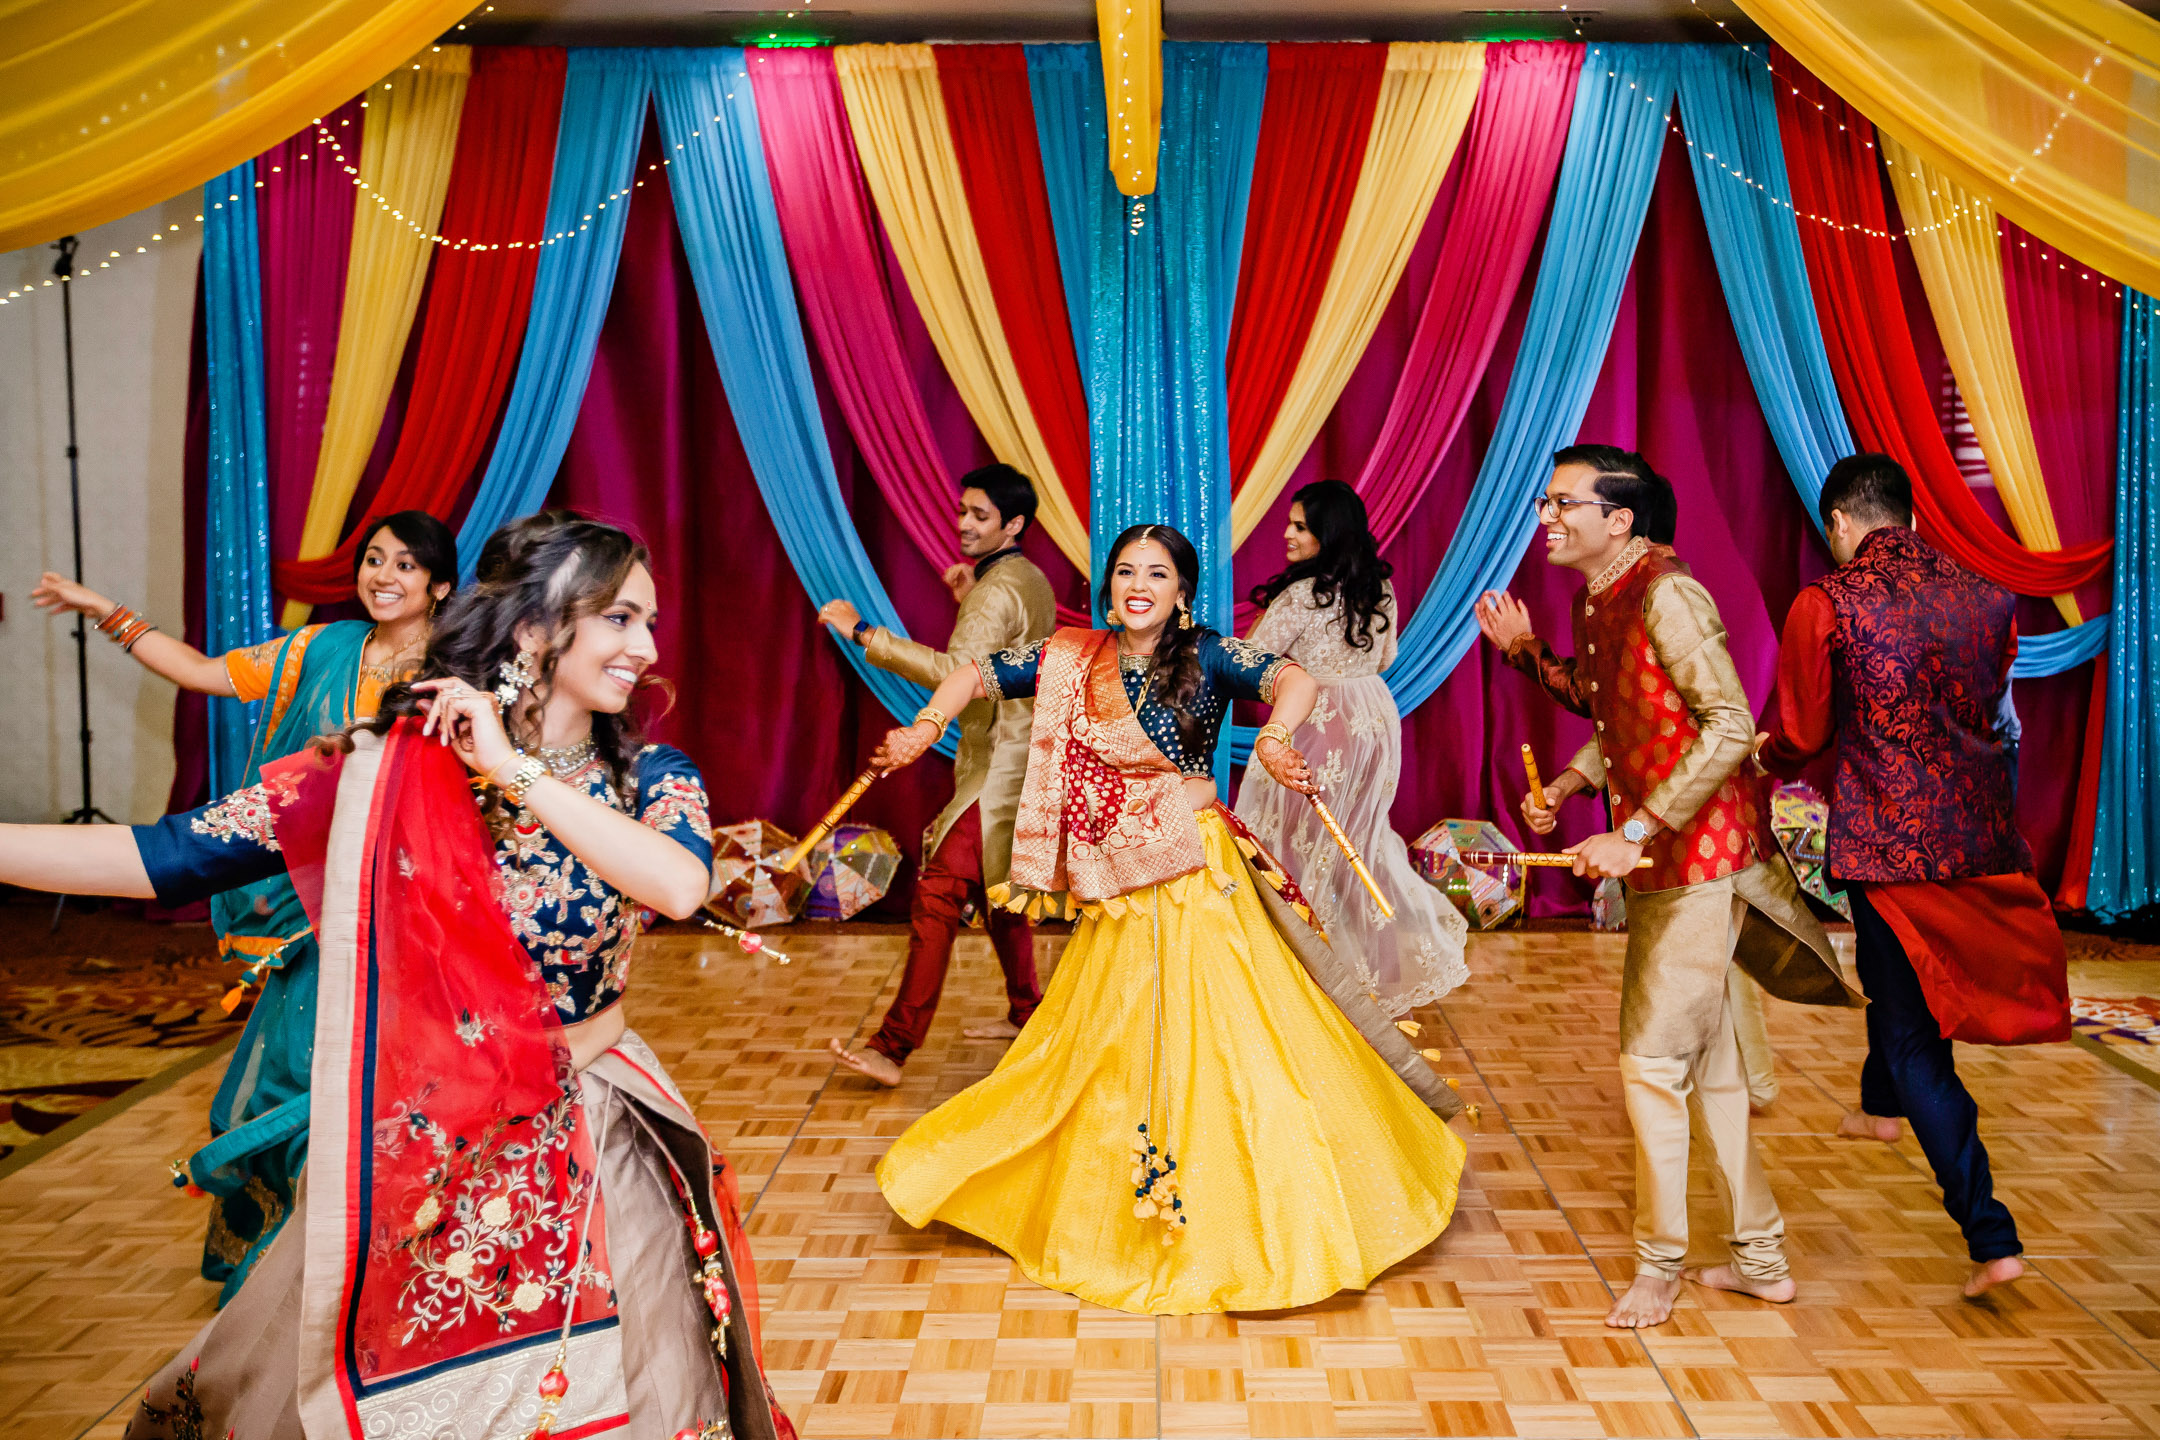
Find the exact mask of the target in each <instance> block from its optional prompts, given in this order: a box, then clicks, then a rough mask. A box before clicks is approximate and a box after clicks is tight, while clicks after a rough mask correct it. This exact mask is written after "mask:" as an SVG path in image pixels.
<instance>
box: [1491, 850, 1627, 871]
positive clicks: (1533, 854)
mask: <svg viewBox="0 0 2160 1440" xmlns="http://www.w3.org/2000/svg"><path fill="white" fill-rule="evenodd" d="M1455 854H1456V858H1457V859H1459V860H1461V861H1463V863H1465V864H1467V865H1548V866H1549V865H1566V866H1569V867H1570V868H1572V867H1573V866H1574V864H1575V857H1574V856H1573V855H1555V854H1553V853H1551V852H1549V851H1545V850H1458V851H1456V852H1455ZM1635 868H1636V869H1637V870H1647V869H1649V868H1650V857H1649V856H1647V855H1646V856H1644V857H1643V858H1642V859H1640V860H1637V861H1636V862H1635Z"/></svg>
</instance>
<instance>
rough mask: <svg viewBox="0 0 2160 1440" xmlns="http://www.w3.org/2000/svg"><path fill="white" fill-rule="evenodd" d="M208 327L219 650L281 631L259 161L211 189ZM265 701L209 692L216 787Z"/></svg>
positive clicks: (221, 788)
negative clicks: (273, 589)
mask: <svg viewBox="0 0 2160 1440" xmlns="http://www.w3.org/2000/svg"><path fill="white" fill-rule="evenodd" d="M203 199H204V201H205V202H207V204H208V206H209V208H208V209H206V210H205V211H204V212H203V330H204V337H203V339H204V352H205V356H206V358H207V361H208V369H209V392H210V443H209V461H210V464H209V496H208V499H209V504H208V507H207V510H206V515H205V521H206V523H205V525H204V537H203V538H204V542H205V549H206V550H207V552H208V553H207V554H206V555H205V556H204V557H203V560H204V568H203V597H204V600H205V604H204V607H203V608H204V612H205V626H204V629H205V632H206V640H205V644H206V648H207V649H208V650H209V652H210V653H211V654H212V655H222V654H223V653H225V652H226V651H227V650H231V649H235V648H237V647H239V646H242V645H253V644H255V643H257V642H258V641H262V640H267V639H269V638H270V637H271V636H272V635H273V634H275V633H276V631H275V628H274V627H273V625H272V623H271V619H270V479H269V470H268V468H267V463H266V459H265V457H266V456H267V454H268V450H267V448H266V446H267V442H266V440H265V437H264V434H263V350H262V252H261V250H260V248H259V247H258V245H257V239H256V227H255V162H254V161H252V160H250V161H248V162H247V163H246V164H244V165H241V166H238V167H236V168H235V169H232V170H229V171H227V172H226V173H225V174H223V175H220V176H219V177H217V178H216V179H215V180H212V181H211V182H210V183H209V184H208V185H207V186H205V187H204V188H203ZM261 708H262V707H261V705H260V704H253V705H242V704H241V703H240V702H239V701H237V700H234V699H231V698H229V697H226V696H217V695H213V696H211V697H210V712H209V713H210V793H211V794H212V795H223V794H225V793H226V792H227V791H230V790H233V789H236V788H238V786H239V784H240V777H241V775H243V774H244V773H246V770H247V757H248V744H249V742H250V740H251V739H252V738H253V736H254V733H255V722H256V720H257V718H258V715H259V712H260V711H261Z"/></svg>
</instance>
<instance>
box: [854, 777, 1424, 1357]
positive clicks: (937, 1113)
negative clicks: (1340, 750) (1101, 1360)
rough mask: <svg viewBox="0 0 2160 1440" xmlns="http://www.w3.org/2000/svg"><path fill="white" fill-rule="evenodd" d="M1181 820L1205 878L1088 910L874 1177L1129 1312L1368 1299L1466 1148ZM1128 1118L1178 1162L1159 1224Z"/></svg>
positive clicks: (1413, 1247)
mask: <svg viewBox="0 0 2160 1440" xmlns="http://www.w3.org/2000/svg"><path fill="white" fill-rule="evenodd" d="M1197 818H1198V820H1199V822H1200V832H1201V840H1202V843H1203V845H1204V848H1205V850H1206V853H1207V859H1208V867H1209V868H1208V869H1207V870H1203V871H1199V872H1196V873H1194V874H1192V875H1188V876H1184V877H1181V878H1180V879H1177V880H1174V881H1171V882H1169V883H1167V884H1164V885H1158V886H1152V887H1150V888H1148V889H1145V890H1140V891H1136V892H1134V893H1132V894H1129V895H1125V896H1121V897H1119V898H1118V900H1115V901H1112V902H1110V904H1109V905H1108V906H1106V907H1095V906H1090V907H1088V913H1087V914H1086V915H1084V916H1083V918H1082V919H1081V921H1080V924H1079V926H1078V928H1077V929H1076V930H1075V932H1074V934H1073V938H1072V942H1071V943H1070V944H1069V945H1068V946H1067V947H1066V949H1065V953H1064V956H1063V958H1062V959H1060V961H1059V962H1058V967H1057V973H1056V975H1055V976H1054V977H1053V978H1052V980H1051V982H1050V989H1049V992H1048V993H1047V994H1045V995H1044V996H1043V1001H1042V1005H1041V1008H1039V1009H1038V1010H1037V1011H1036V1012H1035V1015H1034V1018H1033V1019H1031V1020H1029V1021H1028V1023H1027V1025H1026V1026H1025V1027H1024V1028H1023V1029H1022V1030H1021V1032H1020V1037H1019V1038H1018V1039H1017V1040H1015V1041H1014V1042H1013V1045H1012V1048H1011V1049H1010V1050H1009V1051H1008V1052H1007V1053H1006V1055H1005V1058H1004V1059H1003V1060H1002V1061H1001V1062H1000V1063H999V1064H998V1067H997V1069H996V1070H994V1071H992V1072H991V1073H990V1074H989V1075H988V1076H987V1077H985V1078H984V1079H982V1080H981V1081H979V1082H977V1083H976V1084H974V1085H971V1086H969V1087H968V1088H967V1089H966V1090H963V1091H962V1092H960V1094H958V1095H956V1096H954V1097H953V1098H952V1099H951V1100H949V1101H947V1102H946V1103H945V1104H943V1105H941V1106H939V1107H938V1108H937V1109H935V1110H933V1111H931V1112H930V1113H929V1114H928V1115H925V1116H924V1117H923V1118H922V1119H920V1120H918V1121H916V1122H915V1124H913V1125H912V1126H910V1127H909V1128H908V1130H907V1132H906V1133H905V1134H903V1135H901V1137H900V1138H899V1139H898V1140H897V1141H895V1142H894V1144H893V1147H892V1149H891V1150H890V1151H888V1152H887V1153H886V1155H885V1158H884V1159H883V1160H882V1161H880V1162H879V1164H878V1170H877V1176H878V1184H879V1185H880V1186H881V1187H882V1188H883V1190H884V1192H885V1197H886V1199H887V1200H888V1201H889V1202H890V1203H891V1204H892V1207H893V1209H894V1210H895V1211H896V1212H897V1213H898V1214H899V1215H900V1217H901V1218H902V1219H904V1220H906V1221H907V1222H908V1223H909V1224H910V1225H915V1226H923V1225H928V1224H929V1223H930V1222H931V1221H933V1220H942V1221H944V1222H945V1223H946V1224H948V1225H952V1226H955V1227H957V1228H959V1229H962V1230H966V1231H968V1232H969V1233H971V1234H974V1235H979V1236H981V1237H982V1238H983V1239H985V1240H987V1241H989V1242H990V1243H991V1244H993V1245H995V1246H997V1247H998V1248H999V1249H1001V1250H1003V1251H1005V1252H1006V1253H1007V1254H1008V1255H1010V1256H1012V1257H1013V1259H1014V1260H1015V1261H1017V1262H1018V1263H1019V1265H1020V1268H1021V1270H1022V1271H1023V1272H1025V1273H1026V1274H1027V1276H1028V1277H1029V1278H1030V1279H1032V1280H1034V1281H1036V1282H1037V1283H1039V1284H1041V1285H1044V1286H1047V1287H1049V1288H1050V1289H1053V1290H1061V1291H1064V1292H1066V1293H1068V1294H1072V1295H1077V1296H1079V1297H1080V1298H1081V1299H1083V1300H1089V1301H1093V1302H1094V1303H1095V1304H1098V1305H1106V1306H1110V1307H1112V1308H1114V1309H1118V1310H1124V1311H1129V1312H1131V1313H1134V1314H1143V1315H1183V1314H1192V1313H1196V1312H1207V1311H1223V1310H1245V1311H1250V1310H1281V1309H1288V1308H1290V1307H1293V1306H1298V1305H1309V1304H1311V1303H1313V1302H1314V1301H1317V1300H1321V1299H1324V1298H1325V1297H1327V1296H1329V1295H1332V1294H1334V1293H1335V1292H1336V1291H1338V1290H1344V1289H1362V1288H1364V1287H1365V1286H1366V1285H1367V1284H1369V1283H1371V1281H1372V1280H1373V1278H1374V1277H1375V1276H1377V1275H1379V1274H1380V1273H1381V1272H1382V1271H1384V1270H1386V1269H1387V1268H1388V1267H1389V1266H1390V1265H1393V1264H1395V1263H1396V1262H1397V1261H1399V1260H1401V1259H1403V1258H1404V1257H1406V1256H1408V1255H1410V1254H1412V1253H1414V1252H1416V1251H1417V1250H1419V1249H1422V1248H1423V1247H1424V1246H1426V1245H1427V1244H1429V1243H1431V1241H1432V1240H1433V1238H1434V1237H1435V1236H1437V1235H1438V1234H1439V1233H1440V1232H1441V1231H1442V1230H1443V1229H1445V1228H1446V1226H1447V1223H1448V1219H1449V1217H1450V1216H1451V1215H1452V1214H1453V1213H1454V1209H1455V1196H1456V1186H1457V1183H1458V1181H1459V1180H1460V1178H1461V1175H1462V1167H1463V1157H1464V1153H1465V1147H1464V1145H1463V1142H1462V1139H1461V1137H1459V1136H1457V1135H1456V1134H1455V1133H1454V1132H1453V1131H1452V1130H1450V1129H1449V1128H1448V1127H1447V1125H1446V1124H1445V1123H1444V1122H1443V1121H1441V1119H1440V1118H1439V1117H1438V1116H1436V1115H1435V1114H1433V1112H1432V1111H1431V1110H1430V1109H1428V1108H1427V1107H1426V1106H1425V1104H1424V1103H1423V1102H1422V1101H1421V1100H1419V1099H1418V1097H1417V1095H1416V1094H1414V1093H1413V1092H1412V1091H1411V1089H1410V1088H1409V1087H1408V1086H1407V1085H1405V1084H1404V1083H1403V1082H1402V1080H1401V1079H1399V1078H1398V1077H1397V1076H1396V1075H1395V1073H1394V1072H1393V1071H1391V1070H1390V1069H1389V1068H1388V1066H1387V1065H1386V1063H1385V1062H1383V1061H1382V1060H1381V1059H1380V1057H1379V1055H1378V1054H1376V1053H1375V1052H1374V1051H1373V1049H1372V1047H1371V1046H1370V1045H1369V1044H1367V1043H1366V1041H1365V1039H1364V1037H1362V1036H1361V1035H1360V1034H1359V1033H1358V1032H1357V1030H1356V1029H1355V1028H1354V1027H1353V1026H1352V1025H1351V1023H1350V1021H1349V1020H1348V1019H1347V1018H1345V1017H1344V1015H1343V1013H1342V1011H1341V1010H1339V1009H1338V1008H1337V1007H1336V1006H1335V1004H1334V1003H1333V1002H1332V1001H1330V1000H1329V999H1328V997H1327V995H1326V994H1325V992H1323V991H1322V990H1321V989H1320V987H1319V986H1318V985H1316V984H1314V983H1313V981H1312V979H1311V978H1310V977H1309V976H1308V975H1307V974H1306V972H1305V970H1304V968H1303V967H1302V966H1301V965H1300V964H1299V963H1298V960H1297V958H1296V957H1295V956H1294V955H1293V954H1292V953H1291V952H1290V950H1289V948H1288V947H1287V945H1286V944H1285V942H1284V939H1283V937H1282V935H1281V934H1280V933H1279V932H1278V931H1277V930H1276V929H1275V925H1274V922H1273V921H1272V920H1271V919H1270V917H1269V914H1268V911H1267V909H1266V907H1265V906H1264V905H1263V904H1262V903H1261V901H1260V899H1259V897H1258V896H1257V895H1256V894H1255V892H1254V887H1255V886H1257V885H1258V884H1260V883H1262V882H1261V881H1260V880H1259V879H1258V878H1257V877H1256V876H1255V875H1254V874H1253V872H1252V871H1251V870H1250V868H1249V867H1248V866H1247V865H1246V864H1245V861H1244V857H1243V856H1242V855H1241V854H1240V853H1239V852H1238V850H1237V848H1236V845H1235V843H1234V842H1233V840H1232V838H1231V835H1230V830H1229V827H1228V826H1226V825H1225V824H1224V823H1223V821H1222V820H1221V819H1220V818H1219V817H1217V816H1216V815H1215V814H1213V813H1212V812H1204V813H1202V814H1201V815H1200V816H1198V817H1197ZM1226 879H1228V880H1230V881H1231V882H1232V883H1230V884H1229V885H1228V886H1227V887H1225V885H1224V881H1225V880H1226ZM1225 888H1228V889H1229V891H1230V893H1229V894H1227V895H1225V894H1224V893H1223V892H1224V889H1225ZM1158 956H1159V957H1160V962H1159V971H1160V999H1159V1002H1158V998H1157V991H1158V986H1157V977H1158ZM1158 1005H1159V1019H1158ZM1143 1119H1146V1120H1148V1122H1149V1123H1148V1127H1147V1134H1148V1137H1149V1138H1150V1139H1151V1140H1153V1141H1155V1142H1156V1143H1157V1145H1158V1157H1159V1158H1158V1160H1157V1164H1158V1165H1160V1164H1162V1163H1164V1162H1165V1161H1167V1160H1170V1159H1174V1160H1175V1161H1176V1162H1177V1168H1176V1170H1175V1171H1174V1172H1173V1173H1174V1174H1175V1175H1176V1177H1177V1180H1178V1187H1177V1198H1178V1199H1179V1201H1180V1202H1181V1208H1179V1209H1178V1210H1176V1211H1175V1212H1173V1216H1174V1218H1173V1219H1172V1220H1170V1221H1168V1222H1166V1221H1165V1219H1164V1218H1163V1217H1162V1216H1160V1215H1155V1216H1150V1217H1145V1218H1143V1217H1142V1216H1139V1215H1136V1214H1135V1209H1136V1207H1137V1206H1139V1201H1138V1200H1137V1198H1136V1195H1135V1190H1136V1188H1138V1187H1136V1185H1135V1184H1134V1165H1135V1161H1136V1156H1135V1152H1134V1150H1133V1148H1132V1145H1131V1141H1132V1139H1133V1137H1134V1136H1135V1135H1136V1134H1138V1133H1139V1131H1138V1127H1139V1125H1140V1124H1141V1122H1142V1121H1143ZM1165 1152H1166V1153H1165ZM1139 1208H1146V1207H1139ZM1179 1220H1182V1222H1183V1223H1177V1222H1178V1221H1179ZM1173 1227H1174V1229H1175V1237H1174V1239H1173V1240H1172V1241H1171V1242H1169V1243H1165V1240H1164V1235H1165V1233H1166V1232H1168V1231H1170V1230H1171V1229H1173Z"/></svg>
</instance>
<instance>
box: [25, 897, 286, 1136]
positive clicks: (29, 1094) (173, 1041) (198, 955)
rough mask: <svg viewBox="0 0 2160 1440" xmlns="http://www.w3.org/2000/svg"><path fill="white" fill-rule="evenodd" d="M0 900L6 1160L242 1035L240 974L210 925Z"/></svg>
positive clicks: (33, 900)
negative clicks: (234, 989) (57, 912)
mask: <svg viewBox="0 0 2160 1440" xmlns="http://www.w3.org/2000/svg"><path fill="white" fill-rule="evenodd" d="M52 916H53V910H52V902H51V900H50V899H46V898H42V897H38V896H28V895H22V894H8V895H6V896H5V897H0V1160H4V1159H5V1158H6V1157H7V1156H8V1155H9V1154H10V1153H12V1152H13V1151H15V1150H16V1149H18V1148H20V1147H21V1146H24V1145H27V1144H30V1143H31V1142H32V1141H34V1140H37V1139H40V1138H42V1137H43V1136H46V1135H49V1134H51V1133H52V1132H53V1131H55V1130H58V1129H59V1128H60V1127H61V1126H63V1125H66V1124H67V1123H68V1122H69V1121H71V1120H73V1119H75V1118H76V1117H77V1116H79V1115H82V1114H83V1113H85V1112H87V1111H89V1110H93V1109H95V1108H96V1107H97V1106H99V1105H101V1104H103V1103H104V1102H105V1101H107V1100H110V1099H112V1098H114V1097H115V1096H118V1095H121V1094H123V1093H125V1092H126V1091H128V1090H130V1089H132V1088H134V1087H135V1086H136V1085H137V1084H138V1083H140V1082H141V1081H143V1080H146V1079H148V1078H149V1077H151V1076H153V1075H156V1074H158V1073H160V1072H162V1071H164V1070H167V1069H169V1068H170V1067H172V1066H174V1065H176V1064H179V1063H181V1062H183V1061H185V1060H187V1059H188V1058H189V1057H191V1056H193V1055H195V1054H196V1053H197V1052H198V1051H200V1050H201V1049H202V1048H203V1047H204V1046H206V1045H214V1044H216V1043H218V1042H219V1041H222V1040H225V1039H227V1038H229V1037H231V1036H234V1035H237V1034H238V1033H239V1030H240V1024H241V1022H242V1021H243V1020H244V1019H245V1018H246V1014H247V1012H246V1010H245V1008H242V1009H240V1010H238V1011H236V1012H235V1013H234V1014H232V1015H227V1014H226V1013H225V1012H224V1010H223V1009H222V1008H220V1006H219V1003H218V1002H219V999H220V998H221V997H222V996H223V995H224V994H225V992H226V991H227V990H228V989H229V988H231V985H232V983H233V978H234V970H233V968H232V967H230V966H227V965H224V964H221V963H220V962H219V961H218V959H217V942H216V940H215V939H214V938H213V937H212V935H211V933H210V927H209V926H208V925H206V924H196V925H185V924H157V923H152V922H150V921H147V920H145V919H143V918H142V916H141V914H140V907H133V906H109V907H104V908H98V909H88V908H85V906H84V905H83V904H82V903H81V902H70V903H69V905H68V906H67V908H66V909H65V910H64V911H63V912H62V914H61V917H60V926H59V929H58V930H57V931H55V930H53V929H52Z"/></svg>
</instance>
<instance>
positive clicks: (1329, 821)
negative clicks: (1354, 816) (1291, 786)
mask: <svg viewBox="0 0 2160 1440" xmlns="http://www.w3.org/2000/svg"><path fill="white" fill-rule="evenodd" d="M1305 798H1306V799H1307V800H1310V801H1311V802H1312V808H1313V811H1314V813H1316V814H1318V815H1319V817H1320V823H1321V824H1322V825H1325V826H1326V827H1327V833H1328V834H1329V836H1330V837H1332V838H1333V839H1334V841H1335V844H1336V847H1337V848H1338V849H1340V850H1341V851H1342V853H1343V858H1344V859H1346V860H1348V861H1349V862H1350V868H1351V869H1352V870H1355V871H1357V878H1358V879H1360V880H1362V881H1364V882H1365V893H1366V894H1368V895H1370V896H1372V898H1373V904H1375V905H1377V906H1379V907H1380V914H1381V915H1382V916H1383V917H1385V918H1386V919H1389V920H1392V919H1394V918H1395V907H1394V906H1392V905H1390V904H1388V901H1387V896H1385V895H1382V894H1381V893H1380V882H1378V881H1377V880H1375V879H1373V875H1372V871H1370V870H1368V869H1366V868H1365V857H1364V856H1362V855H1360V854H1358V850H1357V846H1355V845H1353V844H1351V843H1350V837H1349V836H1348V835H1345V834H1344V833H1343V828H1342V826H1340V825H1338V824H1336V823H1335V816H1334V813H1333V812H1332V811H1330V810H1329V809H1328V808H1327V802H1326V801H1324V800H1322V799H1321V798H1320V795H1319V792H1318V791H1315V792H1313V793H1312V794H1310V795H1307V796H1306V797H1305Z"/></svg>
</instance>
